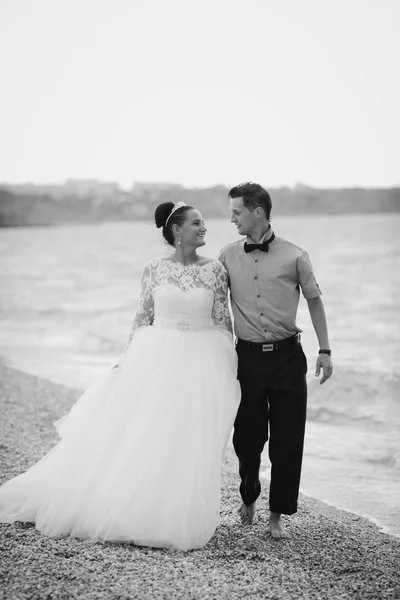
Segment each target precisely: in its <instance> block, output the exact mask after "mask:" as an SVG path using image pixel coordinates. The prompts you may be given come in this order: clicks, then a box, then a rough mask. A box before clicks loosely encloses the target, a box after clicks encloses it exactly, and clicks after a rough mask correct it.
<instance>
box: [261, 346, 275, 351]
mask: <svg viewBox="0 0 400 600" xmlns="http://www.w3.org/2000/svg"><path fill="white" fill-rule="evenodd" d="M273 349H274V345H273V344H263V346H262V351H263V352H272V350H273Z"/></svg>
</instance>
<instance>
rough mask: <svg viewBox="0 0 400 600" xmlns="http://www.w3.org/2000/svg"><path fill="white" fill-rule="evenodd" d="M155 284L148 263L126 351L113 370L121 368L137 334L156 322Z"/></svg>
mask: <svg viewBox="0 0 400 600" xmlns="http://www.w3.org/2000/svg"><path fill="white" fill-rule="evenodd" d="M153 289H154V283H153V278H152V272H151V263H147V264H146V265H145V266H144V269H143V272H142V277H141V290H140V297H139V302H138V306H137V310H136V315H135V318H134V319H133V324H132V329H131V333H130V336H129V340H128V343H127V345H126V347H125V350H124V351H123V353H122V354H121V355H120V357H119V358H118V360H117V362H116V364H114V366H113V368H116V367H119V366H120V365H121V362H122V358H123V356H124V355H125V353H126V351H127V350H128V348H129V346H130V345H131V342H132V339H133V336H134V335H135V332H136V331H137V330H138V329H140V328H141V327H147V326H148V325H152V324H153V321H154V298H153Z"/></svg>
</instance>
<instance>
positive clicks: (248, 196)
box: [228, 181, 272, 221]
mask: <svg viewBox="0 0 400 600" xmlns="http://www.w3.org/2000/svg"><path fill="white" fill-rule="evenodd" d="M228 196H229V198H243V204H244V205H245V207H246V208H248V209H249V210H250V211H251V212H253V210H254V209H255V208H257V207H258V206H260V207H261V208H262V209H264V211H265V216H266V217H267V219H268V221H269V220H270V217H271V209H272V202H271V196H270V195H269V194H268V192H267V190H265V189H264V188H263V187H262V186H261V185H260V184H259V183H253V182H252V181H247V182H246V183H239V185H235V187H233V188H232V189H231V190H230V192H229V194H228Z"/></svg>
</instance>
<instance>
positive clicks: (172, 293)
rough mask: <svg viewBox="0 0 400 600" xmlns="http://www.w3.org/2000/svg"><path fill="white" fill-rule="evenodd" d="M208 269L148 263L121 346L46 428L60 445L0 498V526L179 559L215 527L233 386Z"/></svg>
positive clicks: (215, 281) (220, 282)
mask: <svg viewBox="0 0 400 600" xmlns="http://www.w3.org/2000/svg"><path fill="white" fill-rule="evenodd" d="M227 290H228V287H227V274H226V271H225V269H224V267H223V266H222V264H221V263H220V262H218V261H211V262H209V263H206V264H205V265H189V266H184V265H182V264H181V263H174V262H171V261H170V260H168V259H162V258H154V259H151V260H150V261H149V262H148V263H147V264H146V265H145V268H144V271H143V276H142V291H141V296H140V301H139V307H138V311H137V314H136V317H135V320H134V324H133V329H132V334H131V337H130V341H129V344H128V347H127V349H126V351H125V352H124V354H123V355H122V357H121V359H120V361H119V366H118V368H114V369H109V370H108V371H107V372H106V373H105V374H104V375H103V376H102V377H101V378H100V379H99V380H98V381H97V382H96V383H95V384H94V385H93V386H92V387H90V388H89V389H88V390H87V391H86V392H85V393H84V394H83V395H82V396H81V397H80V399H79V400H78V401H77V402H76V404H75V405H74V406H73V407H72V409H71V411H70V412H69V413H68V414H67V415H66V416H64V417H63V418H62V419H60V420H59V421H57V422H56V423H55V426H56V427H57V430H58V432H59V435H60V437H61V441H60V442H59V443H58V444H57V445H56V446H55V447H54V448H53V449H52V450H51V451H50V452H49V453H48V454H47V455H46V456H45V457H44V458H42V459H41V460H40V461H39V462H38V463H36V464H35V465H34V466H32V467H31V468H30V469H28V471H26V472H25V473H23V474H21V475H19V476H17V477H15V478H13V479H11V480H10V481H8V482H7V483H5V484H4V485H3V486H2V487H1V488H0V522H14V521H29V522H35V523H36V527H37V528H38V529H39V530H40V531H42V532H43V533H44V534H46V535H49V536H65V535H69V536H72V537H79V538H83V539H88V540H91V541H121V542H128V543H133V544H137V545H144V546H153V547H162V548H176V549H181V550H188V549H191V548H199V547H201V546H204V545H205V544H206V543H207V542H208V541H209V539H210V538H211V536H212V535H213V533H214V531H215V529H216V527H217V525H218V522H219V509H220V487H221V461H222V458H223V452H224V449H225V446H226V443H227V441H228V438H229V434H230V432H231V429H232V426H233V422H234V419H235V415H236V412H237V409H238V405H239V399H240V387H239V383H238V381H237V378H236V371H237V363H236V353H235V351H234V347H233V342H232V333H231V322H230V316H229V310H228V304H227Z"/></svg>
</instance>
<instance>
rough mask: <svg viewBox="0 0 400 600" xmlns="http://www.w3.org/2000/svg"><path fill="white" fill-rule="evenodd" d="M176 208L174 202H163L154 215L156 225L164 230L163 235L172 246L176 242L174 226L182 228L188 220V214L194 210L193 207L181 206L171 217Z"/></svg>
mask: <svg viewBox="0 0 400 600" xmlns="http://www.w3.org/2000/svg"><path fill="white" fill-rule="evenodd" d="M174 206H175V204H174V203H173V202H163V203H162V204H159V205H158V206H157V208H156V210H155V213H154V220H155V222H156V225H157V227H158V228H159V229H160V227H162V228H163V229H162V233H163V236H164V239H165V240H166V241H167V242H168V244H169V245H170V246H173V245H174V241H175V239H174V233H173V231H172V225H178V227H182V225H183V223H184V222H185V219H186V213H188V212H189V210H192V209H193V206H180V207H179V208H177V209H176V210H174V212H173V213H172V215H171V212H172V209H173V208H174ZM168 217H169V218H168ZM167 221H168V222H167Z"/></svg>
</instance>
